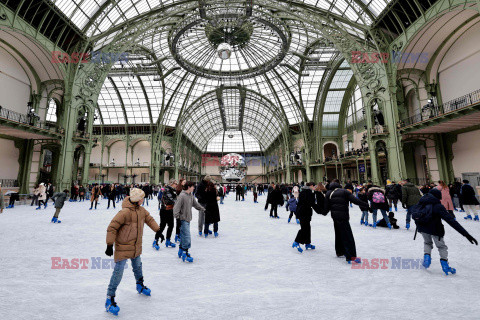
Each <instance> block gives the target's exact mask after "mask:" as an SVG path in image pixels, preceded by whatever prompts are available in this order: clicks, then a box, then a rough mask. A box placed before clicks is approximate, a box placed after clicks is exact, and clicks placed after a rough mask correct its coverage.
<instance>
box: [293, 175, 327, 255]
mask: <svg viewBox="0 0 480 320" xmlns="http://www.w3.org/2000/svg"><path fill="white" fill-rule="evenodd" d="M314 190H315V183H313V182H308V183H307V184H306V185H305V186H303V187H302V189H301V191H300V195H299V196H298V204H297V208H296V209H297V210H296V213H297V218H298V219H299V220H300V230H299V231H298V233H297V237H296V238H295V241H294V242H293V244H292V248H297V250H298V251H299V252H300V253H301V252H303V249H302V248H301V247H300V244H304V245H305V250H308V249H311V250H314V249H315V246H314V245H312V243H311V242H312V241H311V238H312V228H311V226H310V222H311V221H312V214H313V211H312V209H313V210H315V212H316V213H318V214H323V215H325V214H326V213H325V210H324V203H323V202H322V201H323V199H322V198H317V200H318V201H317V203H315V202H316V201H315V194H314Z"/></svg>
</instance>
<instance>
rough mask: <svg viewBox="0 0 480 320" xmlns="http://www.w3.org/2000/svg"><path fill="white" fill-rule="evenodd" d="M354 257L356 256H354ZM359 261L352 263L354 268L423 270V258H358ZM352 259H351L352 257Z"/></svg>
mask: <svg viewBox="0 0 480 320" xmlns="http://www.w3.org/2000/svg"><path fill="white" fill-rule="evenodd" d="M355 259H356V258H355ZM359 259H360V260H361V263H352V266H351V269H355V270H366V269H368V270H387V269H388V270H424V269H425V268H424V267H423V264H422V263H423V259H407V258H402V257H392V258H390V259H388V258H373V259H364V258H359ZM352 260H353V259H352Z"/></svg>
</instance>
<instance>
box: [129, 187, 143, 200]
mask: <svg viewBox="0 0 480 320" xmlns="http://www.w3.org/2000/svg"><path fill="white" fill-rule="evenodd" d="M143 198H145V192H143V190H142V189H138V188H133V189H132V190H130V201H131V202H139V201H140V200H142V199H143Z"/></svg>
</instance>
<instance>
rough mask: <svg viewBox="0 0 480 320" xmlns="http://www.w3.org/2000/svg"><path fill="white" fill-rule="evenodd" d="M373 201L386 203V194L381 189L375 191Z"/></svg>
mask: <svg viewBox="0 0 480 320" xmlns="http://www.w3.org/2000/svg"><path fill="white" fill-rule="evenodd" d="M372 201H373V202H374V203H385V195H384V194H383V193H382V192H380V191H375V192H374V193H373V195H372Z"/></svg>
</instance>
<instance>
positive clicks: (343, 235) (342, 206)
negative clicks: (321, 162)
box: [325, 180, 368, 263]
mask: <svg viewBox="0 0 480 320" xmlns="http://www.w3.org/2000/svg"><path fill="white" fill-rule="evenodd" d="M349 203H353V204H356V205H358V206H362V207H368V203H365V202H363V201H361V200H360V199H358V198H355V196H354V195H353V194H352V193H351V192H350V191H348V190H346V189H342V188H341V186H340V183H339V181H338V180H334V181H333V182H332V183H331V184H330V190H329V191H328V192H327V194H326V195H325V214H326V213H327V212H328V211H330V212H331V215H332V219H333V227H334V229H335V252H336V254H337V257H339V258H340V257H342V256H345V259H346V260H347V262H348V263H352V261H354V262H355V263H361V260H360V258H357V249H356V247H355V239H354V237H353V233H352V228H351V227H350V222H349V220H350V215H349Z"/></svg>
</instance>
